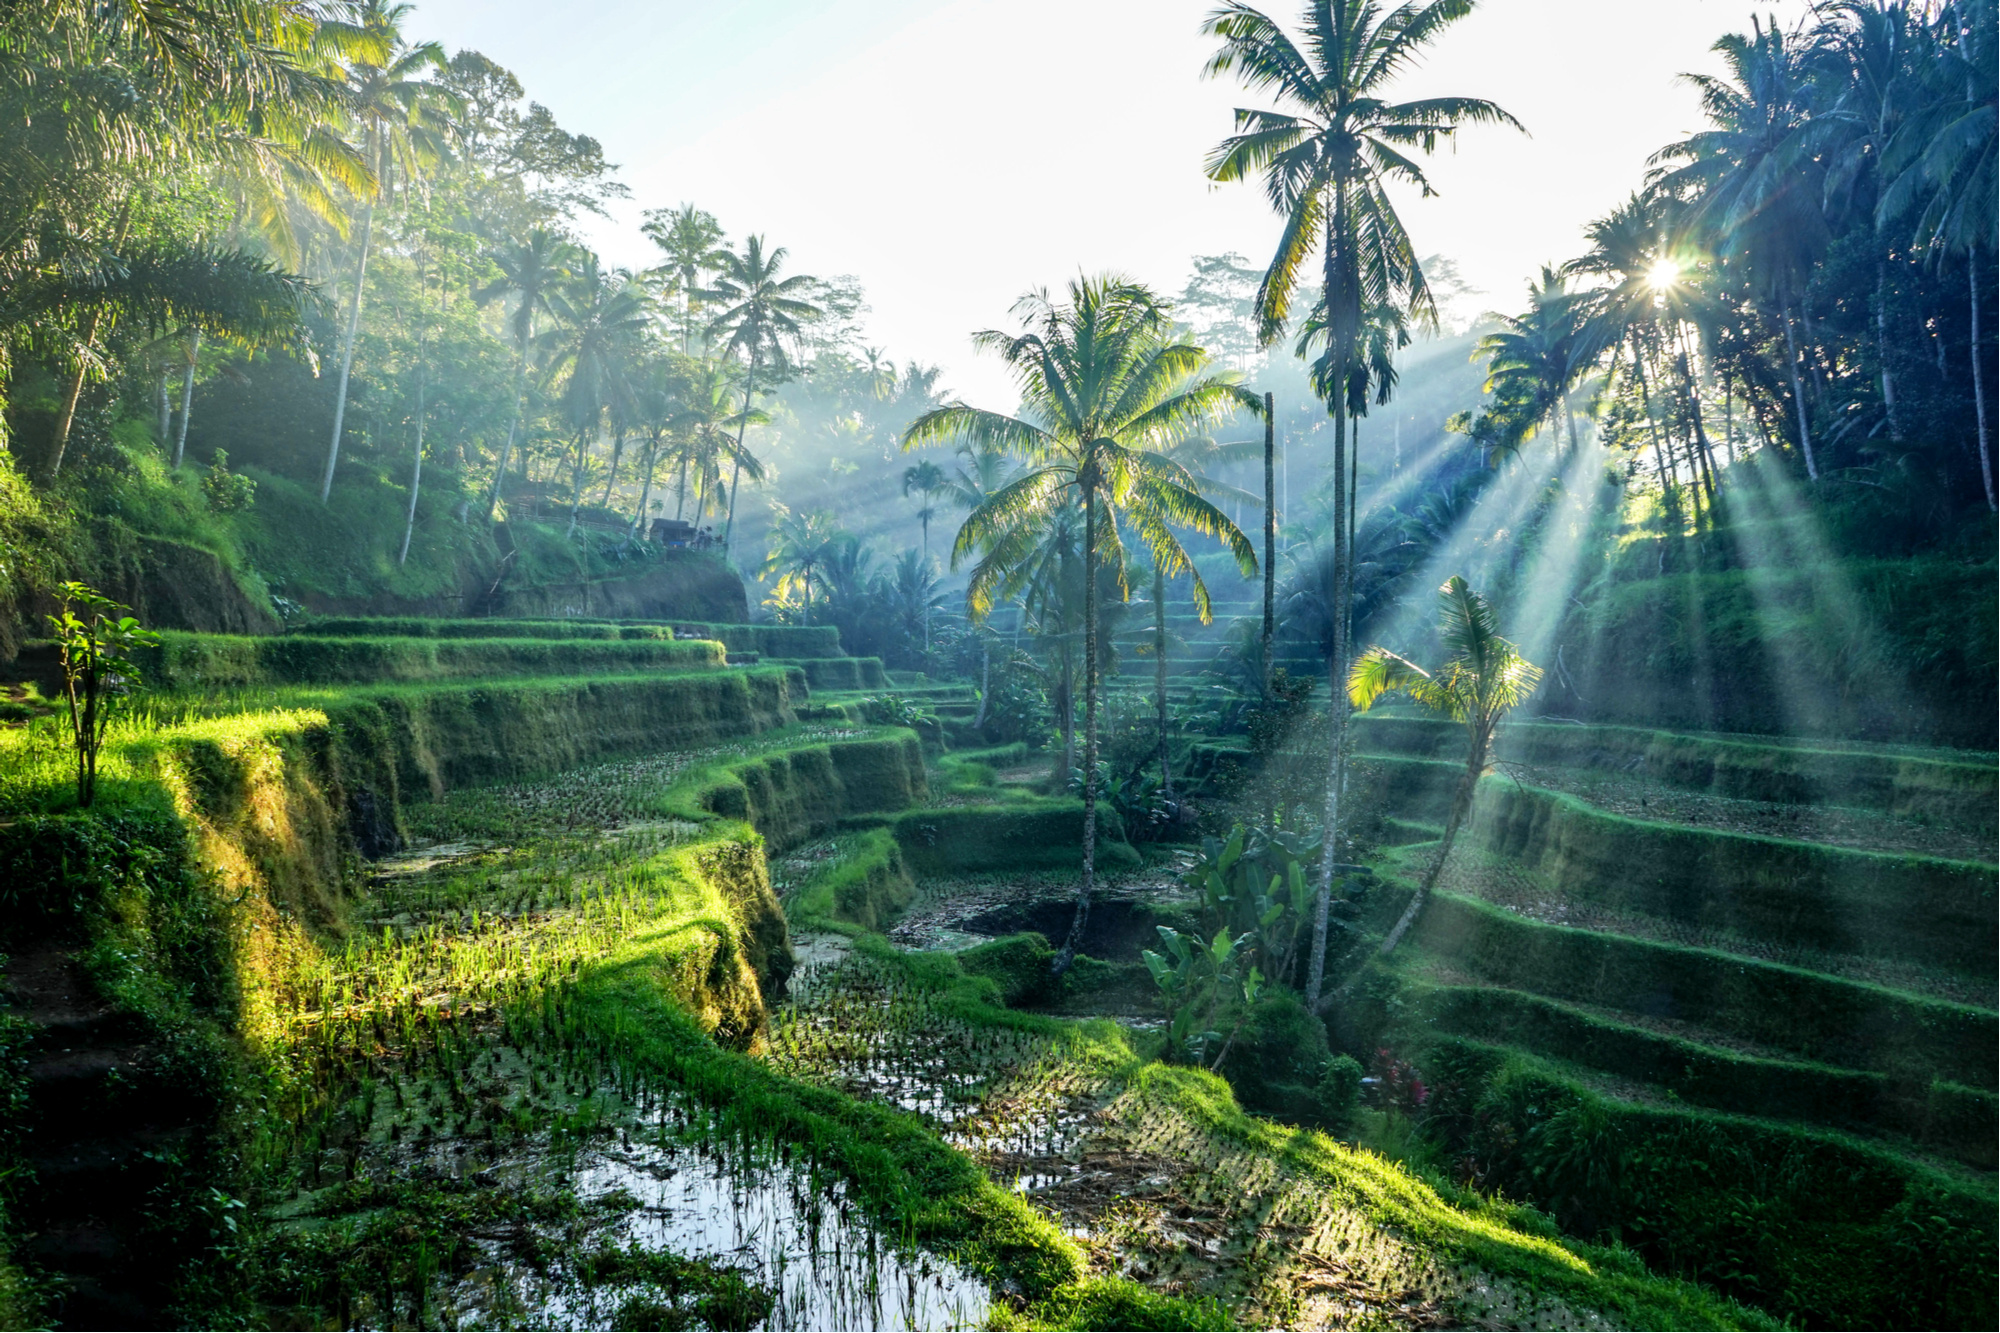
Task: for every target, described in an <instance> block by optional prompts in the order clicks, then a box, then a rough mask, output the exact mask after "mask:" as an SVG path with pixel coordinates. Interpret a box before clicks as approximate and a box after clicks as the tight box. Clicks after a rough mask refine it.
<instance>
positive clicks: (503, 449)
mask: <svg viewBox="0 0 2000 1333" xmlns="http://www.w3.org/2000/svg"><path fill="white" fill-rule="evenodd" d="M534 336H535V312H534V311H532V310H530V311H529V312H528V319H527V322H526V323H525V324H523V325H522V326H521V356H520V360H519V361H518V362H517V363H516V364H515V367H514V415H513V418H512V419H511V420H509V421H508V422H507V443H505V444H503V445H501V446H500V466H499V467H496V468H494V469H493V489H492V490H491V491H490V492H488V493H487V496H486V521H487V522H488V523H491V522H492V521H493V511H494V509H495V508H496V507H498V505H499V503H500V479H501V478H502V477H505V476H506V475H507V459H508V457H509V456H510V455H512V454H513V452H514V436H515V434H516V432H518V431H519V430H520V429H521V402H522V400H523V399H524V398H525V397H526V395H527V392H528V340H529V339H531V338H533V337H534ZM523 470H524V471H525V469H523Z"/></svg>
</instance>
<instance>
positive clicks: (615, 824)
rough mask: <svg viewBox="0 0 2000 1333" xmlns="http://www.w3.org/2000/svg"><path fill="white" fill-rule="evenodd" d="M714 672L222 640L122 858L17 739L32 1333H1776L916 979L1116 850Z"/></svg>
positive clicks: (4, 842) (972, 984)
mask: <svg viewBox="0 0 2000 1333" xmlns="http://www.w3.org/2000/svg"><path fill="white" fill-rule="evenodd" d="M662 628H668V629H679V628H682V627H659V626H644V625H608V624H604V625H586V624H571V625H565V626H563V627H562V628H561V629H560V630H558V629H556V628H551V627H549V622H523V623H521V624H516V625H507V626H503V627H495V626H490V625H480V626H475V625H473V624H469V623H466V624H453V623H451V622H402V623H382V622H370V623H366V624H360V623H353V622H346V623H342V622H322V623H321V624H319V625H317V626H314V627H313V628H312V631H311V632H310V633H301V634H296V635H288V636H285V637H283V638H274V639H269V640H261V639H260V640H236V639H225V638H208V637H198V636H186V637H176V638H174V639H170V640H169V641H168V643H167V644H166V645H165V646H164V647H163V648H162V649H161V651H160V655H159V656H158V657H156V658H155V659H154V661H153V663H152V667H153V669H154V671H155V672H156V673H157V675H158V677H159V678H160V679H162V680H164V681H167V682H168V683H169V684H170V685H171V686H173V688H171V689H169V690H167V691H165V692H162V693H159V694H155V695H152V696H149V697H148V698H147V699H146V701H145V702H144V705H143V711H142V712H134V713H132V714H130V715H128V718H127V720H126V722H125V723H123V724H121V727H120V728H119V730H117V731H116V732H114V734H113V736H112V739H111V742H110V746H109V749H108V750H107V755H106V764H105V776H104V779H103V781H104V784H105V785H104V792H103V795H101V796H100V799H99V802H98V805H97V806H96V807H95V808H94V809H93V810H91V811H88V812H85V811H79V810H77V809H76V808H75V807H74V806H73V804H71V803H70V801H69V799H68V798H67V797H66V795H65V792H66V790H67V788H66V785H65V771H66V770H65V767H64V765H65V764H66V762H67V756H66V755H63V754H61V753H58V752H56V751H54V750H52V749H51V748H49V747H48V746H47V745H46V744H45V743H43V741H42V740H41V739H40V738H41V737H42V736H43V735H44V734H45V731H44V729H42V728H39V727H38V726H36V725H29V726H26V727H16V728H12V729H10V730H9V731H7V732H6V733H4V735H0V745H4V746H5V750H4V759H5V765H4V775H5V776H4V782H0V802H4V808H5V813H4V815H0V882H4V885H5V889H4V894H5V899H6V907H7V917H6V931H7V935H6V940H5V945H6V949H7V951H8V958H7V989H8V996H9V1008H8V1010H7V1011H6V1018H5V1024H4V1031H0V1037H4V1040H5V1043H6V1047H7V1051H8V1060H7V1061H6V1063H5V1064H4V1067H0V1075H3V1076H4V1079H5V1087H4V1092H5V1095H6V1096H7V1097H8V1098H9V1099H10V1100H9V1101H8V1105H9V1106H10V1107H11V1108H13V1111H12V1113H10V1115H9V1117H8V1120H7V1124H8V1128H9V1131H10V1137H9V1138H8V1139H7V1141H6V1142H5V1143H4V1144H0V1149H4V1151H5V1153H6V1154H7V1156H8V1159H9V1160H8V1162H7V1163H6V1164H5V1168H4V1169H5V1172H6V1174H5V1176H4V1179H5V1181H6V1185H5V1210H6V1211H5V1217H4V1224H5V1234H6V1238H7V1242H8V1256H9V1257H8V1262H7V1267H6V1268H5V1270H4V1273H0V1277H4V1278H5V1285H6V1295H7V1299H8V1300H9V1301H10V1303H12V1308H13V1310H14V1312H15V1317H17V1318H21V1319H24V1320H26V1321H28V1322H37V1321H44V1320H47V1321H53V1322H58V1323H61V1324H64V1325H69V1326H108V1325H111V1324H113V1323H114V1321H115V1322H116V1323H117V1324H118V1325H119V1326H144V1325H149V1324H159V1323H166V1322H186V1323H196V1324H218V1323H224V1322H227V1323H231V1324H273V1323H277V1324H284V1325H287V1326H296V1325H299V1324H311V1325H315V1326H317V1325H321V1324H326V1323H338V1324H340V1325H342V1326H390V1325H397V1326H403V1325H416V1326H439V1325H443V1324H447V1323H450V1324H463V1323H486V1324H492V1325H496V1326H499V1325H504V1326H551V1325H564V1326H580V1327H662V1326H695V1327H715V1328H722V1327H745V1326H774V1327H778V1326H798V1325H801V1324H814V1325H817V1326H823V1327H897V1326H902V1327H912V1326H934V1325H936V1324H939V1323H950V1322H958V1321H961V1320H968V1321H972V1322H993V1323H999V1324H1007V1323H1012V1322H1016V1321H1019V1320H1023V1319H1027V1320H1032V1321H1037V1322H1049V1323H1055V1324H1065V1325H1071V1326H1081V1327H1118V1326H1136V1327H1190V1326H1212V1325H1216V1324H1220V1323H1222V1322H1225V1321H1227V1320H1229V1319H1232V1318H1235V1319H1242V1320H1275V1319H1292V1318H1306V1317H1310V1318H1316V1319H1322V1320H1326V1319H1331V1320H1336V1321H1342V1322H1353V1321H1356V1320H1360V1321H1363V1322H1367V1323H1369V1324H1371V1325H1378V1326H1379V1325H1409V1324H1419V1323H1432V1322H1437V1321H1439V1320H1445V1321H1454V1322H1465V1321H1470V1320H1478V1321H1482V1322H1484V1321H1500V1322H1506V1323H1515V1324H1521V1325H1530V1326H1577V1325H1578V1324H1580V1323H1582V1324H1589V1325H1591V1326H1602V1325H1606V1324H1609V1325H1624V1326H1633V1327H1668V1326H1675V1327H1685V1326H1734V1325H1745V1324H1747V1325H1757V1324H1760V1323H1761V1322H1762V1317H1761V1316H1760V1315H1758V1314H1756V1313H1755V1312H1753V1311H1750V1310H1748V1309H1745V1308H1743V1307H1740V1306H1737V1305H1735V1304H1733V1303H1731V1302H1728V1301H1726V1300H1723V1299H1720V1298H1718V1297H1716V1296H1715V1295H1713V1294H1712V1293H1710V1292H1707V1291H1704V1290H1702V1289H1700V1288H1698V1287H1694V1286H1691V1285H1687V1284H1683V1283H1679V1282H1675V1281H1672V1280H1664V1279H1661V1278H1658V1277H1655V1276H1653V1275H1651V1274H1649V1273H1647V1272H1646V1271H1645V1270H1644V1268H1643V1267H1642V1266H1640V1265H1639V1264H1638V1263H1636V1261H1634V1260H1633V1258H1632V1257H1631V1256H1630V1255H1629V1253H1626V1252H1624V1251H1620V1250H1616V1249H1599V1248H1593V1247H1591V1246H1589V1245H1585V1244H1580V1243H1577V1242H1575V1241H1572V1240H1568V1239H1565V1238H1563V1237H1562V1236H1561V1235H1560V1234H1559V1233H1558V1232H1557V1231H1556V1230H1555V1229H1554V1227H1553V1226H1552V1225H1551V1224H1550V1223H1549V1221H1548V1219H1547V1218H1546V1217H1545V1216H1543V1215H1542V1214H1540V1213H1538V1212H1536V1211H1534V1210H1532V1209H1526V1208H1522V1207H1519V1206H1514V1205H1507V1204H1501V1203H1498V1202H1495V1201H1492V1200H1488V1199H1485V1198H1482V1197H1480V1196H1478V1195H1476V1194H1472V1193H1467V1192H1462V1191H1458V1190H1455V1189H1453V1188H1451V1187H1450V1186H1448V1185H1442V1184H1440V1185H1439V1186H1438V1187H1435V1188H1434V1187H1433V1185H1431V1184H1427V1183H1425V1182H1424V1181H1423V1180H1422V1179H1419V1178H1418V1177H1415V1176H1412V1175H1410V1174H1408V1173H1406V1172H1404V1171H1402V1170H1400V1169H1398V1168H1396V1167H1394V1166H1391V1165H1389V1164H1388V1163H1386V1162H1384V1161H1383V1160H1382V1159H1380V1158H1378V1157H1375V1156H1372V1155H1369V1154H1366V1153H1362V1152H1358V1151H1356V1150H1354V1149H1352V1148H1350V1147H1347V1146H1344V1145H1342V1144H1340V1143H1338V1142H1336V1141H1334V1140H1332V1139H1330V1138H1328V1137H1327V1136H1326V1135H1324V1134H1322V1133H1320V1132H1318V1131H1316V1130H1312V1129H1308V1128H1298V1127H1289V1126H1284V1125H1280V1124H1276V1123H1273V1122H1269V1121H1264V1120H1259V1119H1256V1118H1253V1117H1251V1116H1248V1115H1246V1114H1245V1113H1244V1112H1243V1111H1241V1110H1240V1109H1238V1107H1237V1106H1236V1104H1235V1102H1234V1100H1233V1099H1232V1097H1231V1095H1230V1093H1229V1090H1228V1087H1227V1085H1226V1084H1224V1083H1223V1082H1222V1081H1220V1080H1219V1079H1217V1078H1215V1077H1214V1076H1212V1075H1207V1074H1203V1073H1199V1072H1196V1071H1191V1070H1186V1069H1180V1068H1170V1067H1167V1066H1163V1065H1160V1064H1158V1063H1157V1062H1156V1061H1155V1059H1154V1056H1155V1055H1156V1054H1157V1047H1158V1038H1157V1036H1155V1035H1152V1034H1151V1033H1150V1031H1149V1029H1148V1026H1147V1025H1146V1024H1144V1023H1141V1024H1139V1025H1137V1026H1125V1025H1120V1024H1117V1023H1114V1022H1111V1021H1108V1020H1103V1019H1098V1020H1089V1021H1079V1020H1072V1019H1065V1018H1061V1017H1056V1016H1052V1015H1047V1014H1037V1013H1030V1012H1025V1011H1023V1010H1020V1009H1016V1008H1009V1007H1007V1006H1006V1005H1005V1004H1004V1001H1005V1000H1006V999H1007V998H1008V996H1009V990H1008V989H1007V988H1006V987H1003V986H1001V985H1000V984H998V983H996V981H995V980H994V976H995V975H996V971H995V966H996V964H995V959H996V957H997V958H998V960H999V966H998V972H997V975H1000V976H1003V977H1004V976H1007V975H1010V973H1009V972H1008V968H1007V967H1006V966H1005V962H1006V959H1008V958H1010V957H1015V956H1016V955H1017V954H1018V953H1019V951H1020V950H1021V949H1023V948H1026V949H1029V950H1030V953H1031V955H1032V949H1033V947H1034V946H1033V945H1032V943H1031V942H1029V943H1023V942H1021V941H1020V940H1019V939H1018V938H1017V940H1016V941H1015V942H1014V943H1011V944H1007V945H1005V946H1003V947H1002V948H1001V950H1000V953H999V954H998V955H997V956H996V955H994V954H993V953H991V952H990V951H989V952H988V953H985V954H980V953H977V952H975V954H973V955H967V956H966V957H965V958H964V959H963V960H961V958H960V957H958V956H954V955H953V954H951V953H949V952H940V951H928V952H925V951H916V952H913V951H908V950H904V949H900V948H898V947H896V946H894V945H891V944H889V943H888V942H887V941H886V940H884V939H883V938H882V937H881V936H879V935H877V934H874V933H872V932H871V927H873V928H881V927H886V926H888V925H890V924H891V923H893V922H894V920H895V919H896V918H897V916H898V915H899V914H900V913H901V912H902V911H903V909H904V905H905V904H906V903H908V902H910V901H911V900H913V899H918V900H921V899H923V898H924V897H925V896H926V895H931V896H935V894H936V892H937V890H938V888H939V887H940V886H948V885H950V884H952V883H954V882H957V881H959V880H963V879H964V878H965V877H966V876H974V877H977V876H982V875H985V876H1008V875H1017V874H1019V873H1020V868H1021V867H1022V866H1023V865H1024V864H1026V863H1027V862H1029V861H1033V860H1034V859H1035V857H1036V856H1039V857H1041V858H1042V860H1043V861H1044V862H1045V863H1046V868H1045V869H1044V870H1042V871H1041V872H1040V873H1041V874H1043V875H1044V876H1045V877H1052V882H1055V881H1058V880H1059V879H1060V877H1061V876H1062V875H1063V874H1064V873H1065V870H1064V868H1063V867H1064V863H1065V862H1066V861H1067V860H1068V857H1069V855H1070V849H1071V848H1073V846H1074V839H1075V837H1076V831H1077V829H1078V827H1079V826H1080V823H1081V815H1082V811H1081V809H1080V807H1079V806H1078V805H1077V804H1076V803H1075V802H1066V801H1062V800H1058V799H1052V798H1048V797H1044V796H1039V795H1036V794H1035V793H1033V792H1032V791H1029V790H1027V789H1026V788H1025V787H1021V786H1020V785H1019V784H1018V783H1015V782H1012V781H1010V780H1009V779H1011V778H1013V777H1015V776H1017V775H1016V774H1015V773H1013V772H1012V771H1011V770H1012V769H1014V768H1019V767H1021V766H1022V765H1021V762H1020V761H1021V760H1022V759H1023V756H1021V755H1019V754H1010V755H996V756H991V757H990V758H991V759H992V762H991V763H983V762H982V761H980V760H978V759H973V760H960V761H958V762H944V761H943V760H942V759H941V758H940V756H938V754H937V753H936V750H935V746H933V747H932V748H933V753H932V756H931V757H932V760H933V761H934V762H933V764H932V765H930V766H929V767H928V768H927V765H926V762H925V755H924V748H923V744H922V742H921V741H920V739H919V734H918V733H917V732H913V731H911V730H910V729H908V728H905V727H902V726H898V725H893V724H884V723H874V722H870V721H868V720H867V719H866V717H865V714H866V713H868V712H869V711H870V710H871V709H873V708H876V707H886V706H888V705H884V704H881V703H880V702H879V700H877V699H875V697H874V696H869V695H866V694H862V695H858V696H850V697H848V698H846V699H843V698H841V697H840V696H838V695H834V696H831V697H825V696H822V697H819V698H815V697H814V696H813V695H812V693H811V686H810V685H809V684H808V681H809V679H810V673H811V670H812V668H810V667H809V666H807V665H805V664H806V663H811V662H829V661H843V660H844V659H839V658H835V657H832V656H831V655H829V654H827V653H825V652H824V651H818V652H815V651H813V649H814V648H815V647H817V648H819V649H822V650H823V649H824V647H825V646H826V642H827V641H826V639H825V637H824V636H823V635H814V636H810V637H801V636H790V635H786V634H784V633H782V632H779V633H777V634H776V636H775V637H771V638H759V639H755V640H740V639H739V641H738V642H736V643H724V642H721V641H718V640H715V639H685V638H682V637H679V636H678V635H677V636H676V637H674V638H672V639H669V638H667V637H666V636H665V635H664V634H662V633H660V632H659V631H660V630H661V629H662ZM733 632H739V633H740V631H733ZM767 633H769V632H767ZM751 654H755V655H756V658H757V660H756V662H755V663H754V664H753V663H751V662H750V661H748V660H747V659H748V658H749V657H750V655H751ZM730 658H737V659H739V660H738V662H737V664H736V665H733V666H732V665H730V664H729V659H730ZM779 662H782V663H784V664H782V665H781V664H777V663H779ZM854 670H855V671H856V672H857V673H862V672H865V671H866V668H865V667H863V666H859V665H856V666H855V667H854ZM911 688H913V689H920V688H922V687H911ZM934 702H936V703H950V702H958V701H957V700H946V699H943V698H937V699H935V700H934ZM857 715H861V716H857ZM922 730H923V731H924V732H925V733H930V734H935V733H936V732H938V731H939V730H940V727H939V726H938V725H937V724H933V723H929V722H926V723H925V725H924V727H923V728H922ZM934 777H935V779H936V787H935V791H936V793H937V794H936V795H935V796H934V795H933V791H934V788H933V780H934ZM1121 848H1122V850H1121ZM1107 859H1108V860H1109V861H1111V862H1114V863H1122V864H1123V865H1124V866H1125V867H1127V873H1128V874H1129V875H1131V876H1134V877H1135V879H1134V882H1135V883H1140V882H1142V880H1143V877H1144V876H1145V875H1146V874H1147V873H1148V870H1147V866H1148V864H1149V863H1148V862H1147V860H1146V858H1145V857H1143V856H1142V855H1141V854H1140V853H1139V852H1137V851H1135V850H1133V849H1131V848H1124V847H1123V845H1122V844H1118V843H1115V842H1114V843H1113V844H1112V845H1111V848H1110V849H1109V850H1108V851H1107ZM1151 873H1153V874H1154V875H1155V876H1157V874H1158V873H1159V872H1158V870H1157V869H1155V870H1154V871H1153V872H1151ZM808 926H809V927H811V929H810V931H804V930H803V929H802V928H803V927H808ZM1010 949H1011V950H1013V951H1014V952H1013V953H1009V952H1008V950H1010ZM1016 970H1018V969H1016ZM1080 971H1081V973H1082V974H1083V975H1086V976H1089V975H1096V976H1099V977H1100V978H1102V979H1104V980H1105V981H1107V982H1115V981H1116V980H1117V976H1118V974H1119V969H1118V968H1117V967H1116V966H1115V965H1097V971H1096V972H1095V973H1093V972H1092V971H1091V969H1090V968H1082V969H1080ZM1013 998H1015V999H1016V1000H1017V1001H1019V1002H1022V1003H1030V1002H1034V1001H1035V999H1036V997H1033V996H1028V995H1022V994H1019V993H1015V994H1014V995H1013ZM1076 1000H1077V1003H1073V1004H1071V1005H1070V1007H1072V1008H1077V1007H1082V1008H1086V1009H1087V1008H1088V1007H1089V1004H1090V1003H1091V1001H1090V997H1089V996H1088V995H1087V994H1086V995H1082V996H1079V997H1076ZM1059 1222H1061V1223H1064V1224H1066V1227H1065V1225H1059Z"/></svg>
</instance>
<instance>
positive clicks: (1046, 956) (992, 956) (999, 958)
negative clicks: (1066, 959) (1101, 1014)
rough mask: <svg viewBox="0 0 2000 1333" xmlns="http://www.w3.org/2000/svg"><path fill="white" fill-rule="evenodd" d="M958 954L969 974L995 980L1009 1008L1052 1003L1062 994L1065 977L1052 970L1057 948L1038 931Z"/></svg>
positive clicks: (981, 945) (979, 945)
mask: <svg viewBox="0 0 2000 1333" xmlns="http://www.w3.org/2000/svg"><path fill="white" fill-rule="evenodd" d="M957 956H958V965H959V966H960V967H962V968H964V969H965V973H966V975H967V976H972V977H985V978H987V979H988V980H990V981H992V982H993V984H994V985H995V987H997V988H998V991H999V995H1000V1001H1001V1003H1003V1004H1005V1005H1008V1006H1009V1007H1015V1006H1020V1005H1042V1004H1050V1003H1053V1002H1054V1001H1055V1000H1057V999H1058V998H1060V997H1061V995H1062V992H1063V989H1064V986H1063V981H1064V978H1061V977H1058V976H1056V975H1055V973H1054V972H1053V971H1052V970H1051V965H1052V964H1053V963H1054V961H1055V956H1056V951H1055V949H1054V948H1053V947H1052V946H1051V945H1050V944H1049V942H1048V940H1047V939H1045V938H1044V937H1043V936H1041V935H1040V934H1038V933H1036V932H1035V931H1032V930H1029V931H1023V932H1022V933H1020V934H1019V935H1007V936H1004V937H1003V938H1001V939H997V940H990V941H988V942H987V943H985V944H978V945H974V946H973V947H972V948H970V949H961V950H959V951H958V955H957Z"/></svg>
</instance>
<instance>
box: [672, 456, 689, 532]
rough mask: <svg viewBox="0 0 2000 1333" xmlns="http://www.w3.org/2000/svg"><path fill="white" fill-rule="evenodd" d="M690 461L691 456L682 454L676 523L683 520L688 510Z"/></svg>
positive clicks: (675, 515)
mask: <svg viewBox="0 0 2000 1333" xmlns="http://www.w3.org/2000/svg"><path fill="white" fill-rule="evenodd" d="M688 462H689V456H688V455H687V454H682V455H681V479H680V485H679V488H678V492H677V494H676V495H675V496H674V522H676V523H679V522H680V521H681V516H682V515H683V514H684V513H685V512H686V511H687V500H688Z"/></svg>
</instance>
